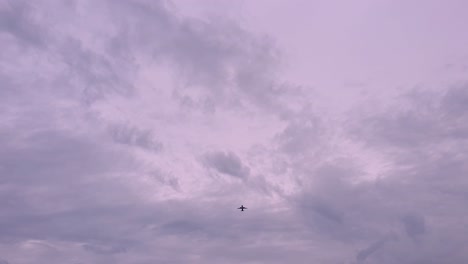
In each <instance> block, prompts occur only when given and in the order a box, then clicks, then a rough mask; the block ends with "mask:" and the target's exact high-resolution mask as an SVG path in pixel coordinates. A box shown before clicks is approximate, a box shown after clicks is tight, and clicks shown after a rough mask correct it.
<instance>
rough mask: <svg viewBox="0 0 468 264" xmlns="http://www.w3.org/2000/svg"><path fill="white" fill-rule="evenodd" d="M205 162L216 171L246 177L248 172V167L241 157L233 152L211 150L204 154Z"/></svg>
mask: <svg viewBox="0 0 468 264" xmlns="http://www.w3.org/2000/svg"><path fill="white" fill-rule="evenodd" d="M205 161H206V164H207V165H208V166H210V167H212V168H214V169H215V170H217V171H218V172H221V173H224V174H227V175H230V176H233V177H238V178H246V177H248V176H249V174H250V169H249V167H247V166H245V165H244V164H243V163H242V161H241V159H240V158H239V157H238V156H237V155H236V154H235V153H233V152H212V153H208V154H206V155H205Z"/></svg>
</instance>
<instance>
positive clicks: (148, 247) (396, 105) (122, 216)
mask: <svg viewBox="0 0 468 264" xmlns="http://www.w3.org/2000/svg"><path fill="white" fill-rule="evenodd" d="M397 2H398V3H399V6H396V4H395V6H393V4H392V6H393V8H394V9H392V10H394V11H393V12H396V11H395V10H397V9H398V10H400V9H399V8H403V6H404V4H403V2H401V1H397ZM219 3H220V4H219V5H220V6H222V7H223V8H226V7H230V6H231V5H236V4H232V3H228V2H219ZM431 3H432V2H431ZM264 4H265V5H266V6H265V7H264V8H267V7H268V5H270V6H269V7H270V8H272V9H271V10H274V9H275V8H277V6H278V3H276V2H272V3H268V4H267V3H264ZM256 5H257V4H246V6H245V8H247V10H249V11H248V12H246V14H249V12H251V10H254V9H255V8H259V7H258V6H256ZM433 5H434V3H432V4H428V6H425V7H426V9H424V10H427V11H430V10H432V9H431V8H432V7H433ZM447 6H449V7H454V6H455V4H454V3H452V2H450V3H449V4H447ZM316 7H317V8H318V9H320V10H328V11H330V10H335V9H333V7H332V6H327V5H326V4H324V3H322V4H320V3H317V5H316ZM371 7H372V8H374V11H375V12H378V11H379V10H381V7H380V6H378V5H377V4H374V5H372V6H371ZM429 7H431V8H429ZM191 8H193V7H191V6H190V4H187V3H185V4H184V3H181V2H179V1H176V2H175V3H174V2H168V1H143V0H132V1H123V0H122V1H120V0H119V1H106V0H102V1H85V0H83V1H72V2H63V1H53V0H50V1H49V0H47V1H46V0H44V1H38V2H29V1H1V2H0V46H1V47H2V48H1V49H2V52H1V53H0V58H1V59H0V113H1V116H0V146H1V148H0V208H1V210H0V227H1V228H0V263H2V264H3V263H9V264H16V263H63V262H67V263H76V264H78V263H82V264H84V263H142V264H143V263H284V262H292V263H312V262H313V263H330V264H335V263H336V264H338V263H340V264H344V263H347V264H357V263H382V264H396V263H399V264H401V263H403V264H406V263H408V264H410V263H448V264H462V263H466V262H467V261H468V255H467V253H465V252H466V248H467V246H468V239H466V236H465V235H464V234H466V233H468V230H467V226H466V224H465V223H466V216H467V215H468V209H466V208H467V207H466V206H465V205H466V202H467V197H468V191H467V190H468V179H466V177H465V175H466V174H467V173H468V163H467V162H466V160H468V152H467V151H466V150H467V149H468V141H467V140H468V125H467V124H468V85H467V82H466V79H464V78H455V77H453V76H455V75H456V74H455V72H456V71H463V65H466V62H459V63H452V62H450V63H452V64H453V65H455V66H456V67H455V66H453V65H452V66H451V67H449V68H447V71H452V73H454V75H450V74H444V73H440V75H441V77H440V81H439V80H433V79H431V80H421V82H425V81H427V82H429V83H421V84H419V85H418V86H415V87H413V86H405V87H404V88H402V89H400V88H398V89H396V88H393V90H391V91H388V90H387V89H386V87H388V86H384V88H378V87H372V88H366V87H368V85H372V82H369V83H366V80H364V81H363V82H364V83H363V84H360V83H359V82H358V83H356V84H355V85H349V82H348V81H349V79H348V74H346V73H344V72H337V73H336V74H337V76H341V77H342V76H345V78H344V79H343V80H342V81H343V86H340V87H337V86H335V84H336V82H331V81H330V82H328V84H330V86H327V85H326V84H327V82H322V83H321V84H323V85H320V86H319V87H316V88H314V89H312V88H310V86H309V85H302V84H301V83H300V82H301V81H303V80H304V79H303V77H301V78H299V80H295V79H291V80H285V76H289V77H291V76H292V77H294V76H295V75H294V74H291V71H293V70H294V69H296V70H297V72H298V73H299V72H300V70H298V68H295V67H294V66H290V68H291V69H292V70H291V69H290V70H289V72H288V70H287V68H288V65H293V64H294V62H295V61H288V56H286V55H287V54H290V55H291V54H293V53H290V52H289V51H290V49H294V47H297V46H295V45H293V44H291V46H288V45H285V43H287V42H281V41H278V42H275V40H274V38H272V37H265V36H263V35H261V34H259V33H258V32H257V31H256V30H255V29H256V28H261V23H262V22H261V21H260V20H261V19H266V18H261V17H260V18H259V19H260V20H259V22H258V23H259V24H258V25H255V24H252V22H251V18H249V19H250V20H249V19H247V22H245V23H244V22H243V21H240V20H239V19H238V18H232V17H229V16H227V17H220V16H216V15H214V16H208V15H206V14H200V13H197V11H196V10H195V9H191ZM249 8H253V9H249ZM350 8H351V7H350ZM372 8H371V9H372ZM409 9H411V8H409ZM446 9H447V10H448V9H449V8H448V7H447V8H446ZM446 9H441V10H442V11H443V10H446ZM194 10H195V11H194ZM214 10H216V8H215V9H214ZM262 10H263V9H262ZM350 10H351V11H353V10H354V9H350ZM218 11H219V12H221V9H220V10H218ZM293 11H294V10H293ZM328 11H327V12H328ZM351 11H350V13H349V14H348V13H346V14H341V15H344V16H349V15H350V14H354V15H360V14H363V13H362V12H363V11H359V12H357V11H356V10H354V11H353V12H351ZM442 11H440V12H442ZM216 12H217V11H216ZM272 12H273V11H272ZM274 12H276V11H274ZM274 12H273V13H274ZM284 12H285V14H287V13H288V12H289V13H290V12H291V10H289V9H285V10H284ZM294 12H296V11H294ZM330 12H331V11H330ZM189 14H191V15H189ZM259 14H261V12H260V13H259ZM333 14H334V15H335V16H337V17H339V15H340V13H333ZM404 14H406V13H405V12H403V13H401V14H400V15H401V16H402V19H403V20H404V21H408V18H407V17H406V16H405V15H404ZM418 14H419V15H420V17H419V18H421V20H418V21H419V22H418V23H423V22H424V21H426V20H425V16H422V15H421V13H418ZM441 14H444V13H443V12H442V13H441ZM299 15H300V13H298V16H299ZM319 18H320V16H318V15H317V16H316V17H314V18H313V19H319ZM367 18H368V19H370V20H372V19H376V18H375V14H374V15H372V14H370V15H368V16H367ZM322 19H325V18H322ZM347 19H349V17H347ZM460 19H461V18H460ZM345 20H346V19H345ZM249 21H250V22H249ZM326 21H328V19H325V20H323V22H326ZM340 21H341V20H337V22H336V24H323V25H324V28H325V29H324V30H323V31H322V30H320V31H314V32H317V34H318V37H321V38H322V39H320V41H318V43H322V44H323V43H325V40H326V37H327V34H325V33H326V32H327V29H328V30H329V31H328V32H334V33H333V36H334V34H336V32H337V30H338V26H337V25H341V24H342V23H343V21H344V20H343V21H341V22H340ZM421 21H423V22H421ZM450 21H452V22H453V21H455V20H450ZM328 22H329V21H328ZM378 22H382V21H381V20H378ZM249 23H250V24H249ZM272 23H273V22H272ZM285 23H286V22H285ZM418 23H415V24H412V25H413V26H415V27H416V26H417V25H419V24H418ZM275 25H276V24H275ZM379 25H381V26H383V27H385V24H383V23H382V24H379ZM450 25H451V24H450V23H448V24H441V25H440V27H443V28H450ZM256 26H258V27H256ZM288 26H292V24H288V25H287V26H286V27H288ZM354 26H355V27H356V28H358V29H361V27H358V26H356V25H354ZM282 28H284V27H281V26H278V25H277V27H274V28H273V29H272V30H271V32H269V33H271V34H273V35H274V34H275V32H276V31H277V32H278V38H279V39H280V40H281V34H280V32H282ZM363 28H364V29H365V30H368V28H367V27H363ZM386 28H393V26H388V25H387V26H386ZM455 28H456V27H455ZM350 29H353V27H350ZM364 29H363V30H364ZM275 30H276V31H275ZM313 30H316V27H315V26H314V27H313ZM365 30H364V31H362V32H361V34H364V35H365V34H370V35H366V37H369V38H371V37H372V36H373V34H374V33H375V31H373V30H370V31H369V32H367V31H365ZM293 31H294V30H292V32H293ZM366 32H367V33H366ZM372 32H374V33H372ZM437 32H441V31H438V30H437ZM382 34H383V33H382ZM388 34H389V35H386V37H388V38H390V37H391V36H393V35H395V34H396V33H395V32H388ZM392 34H393V35H392ZM402 34H403V33H402ZM460 34H461V33H460ZM396 35H398V34H396ZM288 36H289V35H288ZM448 36H449V37H450V36H452V35H448ZM460 39H462V37H460ZM352 41H355V42H352V43H354V44H356V45H357V44H358V43H361V42H360V41H358V38H357V37H356V38H355V39H353V40H352ZM411 43H413V42H411ZM414 43H416V42H414ZM374 44H375V43H374ZM320 45H321V44H320ZM320 45H319V46H315V48H316V49H320ZM375 45H376V46H373V45H372V44H369V48H374V49H373V50H372V51H371V53H379V52H381V51H382V50H381V49H382V46H379V45H380V44H379V45H377V44H375ZM441 45H442V44H441ZM310 48H311V49H312V48H313V47H310ZM336 48H337V47H330V50H323V51H322V52H323V53H328V54H332V53H333V51H335V50H336ZM353 49H354V48H353ZM405 49H406V48H405ZM303 52H304V54H310V53H308V49H305V48H304V49H303ZM314 52H318V51H317V50H316V51H314ZM459 52H460V53H463V52H467V54H468V51H464V50H459ZM317 54H318V53H317ZM379 54H380V53H379ZM382 54H383V53H382ZM335 55H336V54H335ZM335 55H334V56H335ZM382 56H384V54H383V55H382ZM385 56H386V55H385ZM388 56H391V54H390V55H388ZM291 57H292V58H294V56H291ZM291 57H290V58H291ZM460 58H462V57H460ZM317 59H318V60H320V62H321V63H324V67H325V66H326V65H325V61H324V60H323V58H322V57H320V56H317ZM460 60H462V59H460ZM298 61H300V60H298ZM447 61H449V59H447ZM394 62H395V61H394ZM443 62H444V63H449V62H445V61H443ZM401 63H403V62H401ZM464 63H465V64H464ZM416 64H417V63H416ZM311 65H314V64H313V63H312V62H311ZM327 67H328V66H326V67H325V68H326V69H328V68H327ZM363 67H364V66H363ZM285 68H286V70H285ZM325 68H324V70H325ZM345 68H346V67H345ZM348 68H349V69H350V70H351V67H348ZM312 69H316V68H314V67H312ZM361 70H362V71H364V68H363V69H361ZM367 73H368V74H369V76H371V75H372V71H371V70H369V71H368V72H367ZM311 74H312V75H311V76H312V77H311V78H312V79H311V80H313V76H315V75H316V74H317V73H316V72H314V73H311ZM442 75H443V76H442ZM447 76H448V77H447ZM457 76H458V75H457ZM341 77H340V78H341ZM452 77H453V78H452ZM319 79H320V78H319ZM358 79H359V78H358ZM403 79H404V78H403V77H402V79H401V83H407V79H404V80H403ZM322 81H323V80H322ZM381 81H382V83H385V80H383V79H382V80H381ZM366 85H367V86H366ZM434 86H436V88H434ZM345 88H346V89H350V92H349V95H352V96H349V97H345V99H337V100H335V101H333V102H332V101H330V102H328V101H324V99H326V98H330V97H329V96H330V95H332V94H333V93H335V94H340V93H341V92H342V91H343V89H345ZM366 89H367V90H366ZM324 94H328V95H327V96H324ZM376 94H377V95H376ZM390 94H396V95H397V96H394V97H391V96H390ZM337 97H339V96H337ZM341 98H343V97H341ZM340 100H343V102H342V105H337V102H340ZM338 109H340V110H338ZM343 109H347V111H342V110H343ZM241 204H244V205H245V206H246V207H248V208H249V209H248V210H246V211H244V212H240V211H238V210H237V211H236V208H237V207H239V206H240V205H241Z"/></svg>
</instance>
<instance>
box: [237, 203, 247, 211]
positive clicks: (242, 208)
mask: <svg viewBox="0 0 468 264" xmlns="http://www.w3.org/2000/svg"><path fill="white" fill-rule="evenodd" d="M237 209H241V211H242V212H243V211H244V209H247V207H244V205H241V207H239V208H237Z"/></svg>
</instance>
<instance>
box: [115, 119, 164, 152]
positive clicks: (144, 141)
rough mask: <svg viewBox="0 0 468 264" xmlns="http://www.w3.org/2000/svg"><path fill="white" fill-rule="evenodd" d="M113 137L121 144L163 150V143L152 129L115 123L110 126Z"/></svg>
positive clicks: (156, 150) (157, 150)
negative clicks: (153, 133) (157, 139)
mask: <svg viewBox="0 0 468 264" xmlns="http://www.w3.org/2000/svg"><path fill="white" fill-rule="evenodd" d="M109 132H110V133H111V135H112V138H113V139H114V140H115V141H116V142H117V143H120V144H124V145H130V146H137V147H140V148H143V149H147V150H150V151H153V152H159V151H161V150H162V148H163V145H162V143H160V142H158V141H156V140H155V139H154V136H153V135H152V132H151V131H150V130H142V129H138V128H135V127H130V126H128V125H113V126H110V127H109Z"/></svg>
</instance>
